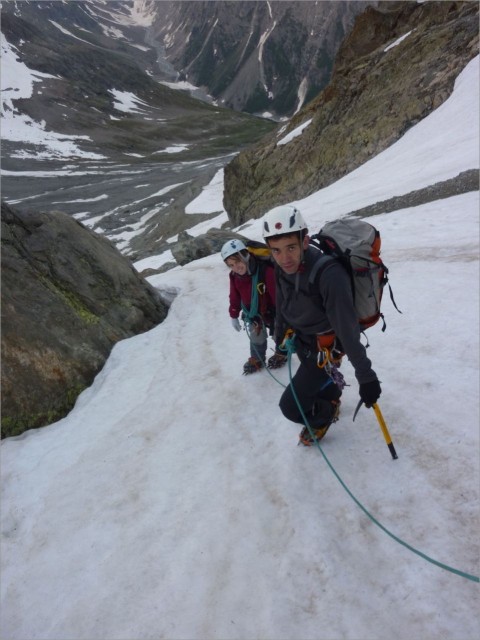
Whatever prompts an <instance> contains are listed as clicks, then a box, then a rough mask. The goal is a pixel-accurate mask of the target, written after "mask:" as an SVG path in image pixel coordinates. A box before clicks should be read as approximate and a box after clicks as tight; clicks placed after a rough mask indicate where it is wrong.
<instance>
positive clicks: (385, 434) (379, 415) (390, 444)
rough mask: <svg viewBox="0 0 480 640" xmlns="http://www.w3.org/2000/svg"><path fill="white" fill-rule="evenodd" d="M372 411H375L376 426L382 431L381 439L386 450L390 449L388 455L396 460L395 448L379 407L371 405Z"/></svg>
mask: <svg viewBox="0 0 480 640" xmlns="http://www.w3.org/2000/svg"><path fill="white" fill-rule="evenodd" d="M372 407H373V410H374V411H375V415H376V416H377V420H378V424H379V425H380V429H381V430H382V433H383V437H384V438H385V442H386V443H387V446H388V448H389V449H390V453H391V454H392V458H393V459H394V460H396V459H397V458H398V456H397V452H396V451H395V447H394V446H393V442H392V439H391V437H390V434H389V433H388V429H387V425H386V424H385V420H384V419H383V416H382V412H381V411H380V407H379V406H378V404H373V405H372Z"/></svg>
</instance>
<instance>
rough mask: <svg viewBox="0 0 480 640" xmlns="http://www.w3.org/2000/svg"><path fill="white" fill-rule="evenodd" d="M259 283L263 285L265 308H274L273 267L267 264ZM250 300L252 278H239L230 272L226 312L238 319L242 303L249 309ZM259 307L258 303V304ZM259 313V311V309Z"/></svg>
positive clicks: (248, 276) (245, 276) (247, 276)
mask: <svg viewBox="0 0 480 640" xmlns="http://www.w3.org/2000/svg"><path fill="white" fill-rule="evenodd" d="M259 282H264V284H265V294H264V295H265V296H266V303H267V304H266V308H267V309H272V308H273V309H274V308H275V272H274V269H273V265H270V264H267V265H265V268H264V270H263V277H262V278H261V279H260V281H259ZM251 300H252V276H250V275H248V274H246V275H244V276H239V275H238V274H236V273H233V271H230V306H229V307H228V312H229V313H230V317H231V318H238V317H239V315H240V313H241V311H242V303H243V304H244V306H245V307H246V308H247V309H250V302H251ZM259 306H260V302H259ZM259 311H260V309H259Z"/></svg>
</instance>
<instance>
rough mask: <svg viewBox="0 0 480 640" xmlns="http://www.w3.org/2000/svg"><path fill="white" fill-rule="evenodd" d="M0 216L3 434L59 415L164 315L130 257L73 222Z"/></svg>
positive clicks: (7, 212) (5, 210)
mask: <svg viewBox="0 0 480 640" xmlns="http://www.w3.org/2000/svg"><path fill="white" fill-rule="evenodd" d="M1 210H2V437H6V436H12V435H18V434H20V433H22V432H23V431H24V430H26V429H29V428H32V427H40V426H43V425H46V424H49V423H51V422H53V421H56V420H58V419H60V418H62V417H63V416H65V415H66V413H68V411H69V410H70V409H71V408H72V407H73V405H74V403H75V400H76V398H77V396H78V394H79V393H80V392H81V391H82V390H83V389H84V388H85V387H87V386H89V385H90V384H91V382H92V381H93V378H94V377H95V375H96V374H97V373H98V372H99V371H100V369H101V368H102V366H103V364H104V362H105V360H106V358H107V357H108V355H109V353H110V351H111V349H112V346H113V345H114V344H115V343H116V342H118V341H119V340H122V339H124V338H128V337H130V336H133V335H135V334H138V333H141V332H143V331H147V330H148V329H150V328H152V327H154V326H155V325H156V324H158V323H159V322H161V321H162V320H163V319H164V318H165V317H166V314H167V311H168V309H167V306H166V305H165V303H164V302H163V301H162V300H161V299H160V298H159V296H158V294H157V292H156V290H155V289H154V288H153V287H151V286H150V285H149V284H148V283H147V282H146V281H145V280H144V279H143V278H141V277H140V275H139V274H138V273H137V272H136V271H135V269H134V268H133V266H132V264H131V262H130V261H129V260H128V259H127V258H125V257H124V256H122V255H121V254H120V252H119V251H118V250H117V249H115V247H114V246H113V245H112V244H111V243H110V242H109V241H108V240H106V239H105V238H102V237H101V236H99V235H97V234H96V233H93V232H91V231H89V230H88V229H87V228H85V227H84V226H83V225H82V224H80V223H79V222H77V221H75V220H74V219H73V218H71V217H69V216H67V215H65V214H62V213H58V212H54V213H53V212H52V213H32V212H28V213H26V212H20V211H18V210H13V209H11V208H10V207H8V206H7V205H6V204H4V203H2V208H1Z"/></svg>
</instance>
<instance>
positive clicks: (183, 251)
mask: <svg viewBox="0 0 480 640" xmlns="http://www.w3.org/2000/svg"><path fill="white" fill-rule="evenodd" d="M232 238H240V240H245V236H242V235H241V234H239V233H235V232H233V231H229V230H227V229H209V230H208V231H207V233H203V234H202V235H199V236H196V237H192V236H190V235H189V234H188V233H187V232H186V231H183V232H182V233H180V234H179V236H178V241H177V242H176V243H175V245H174V246H173V247H172V254H173V257H174V258H175V260H176V261H177V263H178V264H180V265H184V264H188V263H189V262H192V260H198V259H199V258H205V257H206V256H210V255H212V253H218V252H219V251H220V249H221V248H222V246H223V245H224V244H225V242H227V240H231V239H232Z"/></svg>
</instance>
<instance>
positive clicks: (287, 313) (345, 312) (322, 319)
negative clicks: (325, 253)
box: [275, 247, 377, 384]
mask: <svg viewBox="0 0 480 640" xmlns="http://www.w3.org/2000/svg"><path fill="white" fill-rule="evenodd" d="M318 256H319V252H318V250H317V249H314V248H312V247H309V248H308V249H307V250H306V251H305V255H304V261H303V263H302V264H301V265H300V268H299V270H298V271H297V273H295V274H292V275H289V274H286V273H285V272H283V271H282V270H281V269H280V267H278V266H277V265H276V266H275V280H276V298H277V299H276V325H275V338H276V341H277V344H278V343H279V342H281V341H282V339H283V336H284V333H285V330H286V329H287V328H289V327H291V328H292V329H293V330H294V331H295V334H296V336H297V341H299V342H300V343H301V344H302V345H304V346H308V345H310V346H314V345H315V342H316V335H317V334H319V333H326V332H328V331H329V330H332V329H333V331H334V332H335V335H336V336H337V337H338V338H339V339H340V342H341V344H342V347H343V351H344V352H345V354H346V355H347V357H348V359H349V360H350V362H351V363H352V366H353V368H354V369H355V376H356V378H357V380H358V382H359V383H360V384H362V383H364V382H371V381H372V380H376V379H377V376H376V374H375V371H374V370H373V369H372V363H371V362H370V360H369V358H368V357H367V353H366V349H365V346H364V345H363V343H362V342H361V339H360V337H361V333H360V328H359V326H358V320H357V315H356V313H355V308H354V306H353V296H352V289H351V285H350V279H349V275H348V273H347V272H346V270H345V269H344V267H343V266H342V265H341V264H340V263H338V262H337V261H336V260H332V261H331V263H330V264H328V265H327V266H326V267H325V268H324V269H323V270H322V272H321V275H320V278H318V277H317V278H316V283H315V285H310V284H309V282H308V279H309V275H310V271H311V268H312V266H313V264H314V263H315V262H316V260H317V259H318ZM314 287H315V288H317V287H318V295H317V294H316V290H315V289H314Z"/></svg>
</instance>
